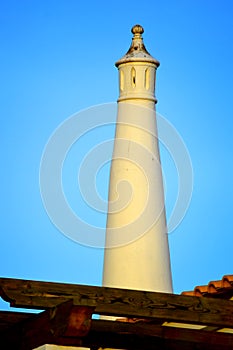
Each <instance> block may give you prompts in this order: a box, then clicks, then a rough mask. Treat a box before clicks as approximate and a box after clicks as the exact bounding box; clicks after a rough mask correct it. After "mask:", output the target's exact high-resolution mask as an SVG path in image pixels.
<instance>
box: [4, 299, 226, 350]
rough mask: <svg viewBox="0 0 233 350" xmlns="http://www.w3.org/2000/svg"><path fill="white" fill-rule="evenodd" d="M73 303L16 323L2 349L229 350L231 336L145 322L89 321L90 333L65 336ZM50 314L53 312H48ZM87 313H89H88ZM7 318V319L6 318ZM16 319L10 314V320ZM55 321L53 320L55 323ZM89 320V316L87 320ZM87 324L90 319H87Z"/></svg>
mask: <svg viewBox="0 0 233 350" xmlns="http://www.w3.org/2000/svg"><path fill="white" fill-rule="evenodd" d="M71 309H72V303H69V302H68V303H65V304H63V305H61V306H60V307H58V308H56V309H55V310H48V311H45V312H43V313H40V314H38V315H35V314H34V315H33V314H30V319H27V320H26V321H23V322H19V323H18V324H17V325H16V326H13V327H11V329H9V330H8V332H4V333H2V334H0V339H1V345H2V346H3V348H6V349H9V348H14V349H15V350H17V349H20V350H29V349H30V350H31V349H32V348H36V347H38V346H40V345H43V344H45V343H47V344H56V345H65V346H69V345H70V346H86V347H90V348H92V349H98V348H99V347H110V348H118V349H119V348H123V349H129V350H131V349H134V350H135V349H140V350H141V349H143V350H156V349H158V350H160V349H169V350H186V349H187V350H192V349H193V350H194V349H195V350H196V349H197V348H198V349H199V350H210V349H211V350H219V349H221V350H231V349H232V348H233V335H232V334H227V333H218V332H214V331H205V330H192V329H182V328H175V327H167V326H161V325H158V324H153V323H148V322H143V321H141V322H137V323H127V322H119V321H106V320H92V324H91V327H90V332H89V333H88V334H87V332H84V333H83V332H82V333H80V331H79V330H80V327H77V332H76V333H75V332H74V331H72V333H69V332H67V329H68V328H69V317H68V318H67V316H68V315H71V312H70V311H71ZM51 311H52V312H51ZM73 311H74V310H73ZM88 312H89V311H88ZM9 317H10V316H9V315H8V318H9ZM17 317H18V315H16V316H15V315H14V313H12V318H13V319H15V318H17ZM54 317H55V319H56V320H54ZM88 317H89V316H88ZM87 320H88V322H89V318H87Z"/></svg>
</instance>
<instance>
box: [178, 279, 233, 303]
mask: <svg viewBox="0 0 233 350" xmlns="http://www.w3.org/2000/svg"><path fill="white" fill-rule="evenodd" d="M181 294H182V295H191V296H198V297H200V296H206V297H218V298H224V299H230V298H231V297H232V296H233V275H225V276H223V278H222V279H221V280H218V281H210V282H209V283H208V285H205V286H196V287H195V288H194V290H193V291H185V292H182V293H181Z"/></svg>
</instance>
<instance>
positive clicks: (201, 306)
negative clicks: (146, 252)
mask: <svg viewBox="0 0 233 350" xmlns="http://www.w3.org/2000/svg"><path fill="white" fill-rule="evenodd" d="M0 295H1V296H2V297H3V298H4V299H5V300H6V301H8V302H10V303H11V305H12V306H16V307H26V308H32V309H45V311H43V312H40V313H39V314H32V313H30V314H29V313H28V314H27V313H16V312H4V311H3V312H0V339H1V345H3V348H9V349H10V348H14V349H15V350H31V349H33V348H36V347H38V346H40V345H42V344H44V343H48V344H57V345H66V346H69V345H71V346H86V347H89V348H91V349H92V350H96V349H98V348H99V347H109V348H118V349H119V348H123V349H127V350H131V349H132V350H133V349H134V350H139V349H140V350H141V349H144V350H157V349H158V350H159V349H165V350H186V349H187V350H196V349H198V350H219V349H221V350H231V349H233V335H232V334H227V333H220V332H216V330H217V329H218V328H223V327H229V328H233V302H232V301H227V300H218V299H211V298H204V297H192V296H182V295H174V294H165V293H152V292H145V291H133V290H126V289H115V288H103V287H92V286H84V285H72V284H62V283H50V282H38V281H25V280H18V279H17V280H15V279H7V278H2V279H0ZM93 313H96V314H104V315H114V316H119V317H122V316H124V317H129V318H130V320H131V321H134V322H132V323H130V322H119V321H114V322H113V321H107V320H102V319H100V320H95V319H91V317H92V314H93ZM134 318H136V319H134ZM164 321H168V322H171V321H173V322H178V323H187V324H190V323H191V324H199V325H205V326H207V327H206V328H205V329H202V330H195V329H185V328H184V327H183V328H180V327H168V326H166V325H165V324H164ZM1 330H2V332H1Z"/></svg>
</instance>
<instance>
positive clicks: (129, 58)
mask: <svg viewBox="0 0 233 350" xmlns="http://www.w3.org/2000/svg"><path fill="white" fill-rule="evenodd" d="M131 32H132V33H133V38H132V43H131V46H130V48H129V50H128V51H127V52H126V54H125V56H123V57H122V58H121V59H120V60H119V61H117V62H116V66H117V67H118V66H119V65H120V64H123V63H127V62H148V63H152V64H154V65H155V66H156V67H158V66H159V61H157V60H156V59H155V58H154V57H152V56H151V55H150V54H149V52H148V51H147V49H146V48H145V45H144V43H143V38H142V34H143V33H144V29H143V27H142V26H140V24H136V25H135V26H133V27H132V29H131Z"/></svg>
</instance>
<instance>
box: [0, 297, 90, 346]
mask: <svg viewBox="0 0 233 350" xmlns="http://www.w3.org/2000/svg"><path fill="white" fill-rule="evenodd" d="M92 311H93V308H91V307H85V306H76V305H73V303H72V301H67V302H65V303H63V304H61V305H58V306H56V307H55V308H52V309H50V310H47V311H44V312H41V313H39V314H34V315H33V314H30V317H28V318H26V319H25V320H23V321H21V322H18V323H16V324H14V325H13V326H12V327H10V328H8V330H6V331H4V332H2V333H1V334H0V338H1V346H2V345H3V344H4V347H3V348H5V349H12V348H14V349H18V347H19V346H20V347H19V348H20V349H33V348H36V347H38V346H40V345H43V344H46V343H48V344H53V343H54V342H55V341H56V340H57V341H58V343H59V342H61V345H62V343H64V341H63V340H60V339H62V338H64V339H67V341H65V343H68V344H69V339H70V341H71V340H72V339H74V338H75V339H76V340H75V343H76V345H79V344H80V338H81V337H84V336H86V335H87V333H88V332H89V330H90V327H91V316H92ZM15 317H18V315H16V316H14V315H12V318H13V319H14V318H15ZM8 318H9V315H8Z"/></svg>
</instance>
